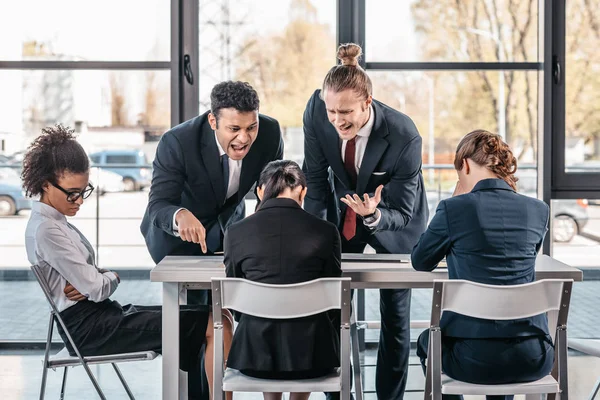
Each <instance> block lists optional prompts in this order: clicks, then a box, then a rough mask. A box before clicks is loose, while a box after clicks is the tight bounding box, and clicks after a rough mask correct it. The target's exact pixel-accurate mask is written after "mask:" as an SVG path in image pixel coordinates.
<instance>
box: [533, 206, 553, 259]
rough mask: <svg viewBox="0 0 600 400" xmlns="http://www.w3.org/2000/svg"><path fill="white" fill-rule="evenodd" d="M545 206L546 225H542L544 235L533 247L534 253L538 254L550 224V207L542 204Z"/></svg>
mask: <svg viewBox="0 0 600 400" xmlns="http://www.w3.org/2000/svg"><path fill="white" fill-rule="evenodd" d="M544 205H545V206H546V223H545V224H544V234H543V235H542V238H541V239H540V241H539V243H538V244H537V245H536V246H535V252H536V253H539V252H540V249H541V248H542V245H543V244H544V238H545V237H546V233H548V222H550V207H549V206H548V204H544Z"/></svg>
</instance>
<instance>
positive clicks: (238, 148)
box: [231, 144, 250, 155]
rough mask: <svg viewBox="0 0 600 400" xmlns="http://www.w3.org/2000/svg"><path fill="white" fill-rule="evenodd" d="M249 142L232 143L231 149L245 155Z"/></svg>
mask: <svg viewBox="0 0 600 400" xmlns="http://www.w3.org/2000/svg"><path fill="white" fill-rule="evenodd" d="M249 147H250V145H249V144H232V145H231V149H232V150H233V152H234V153H235V154H237V155H243V154H245V153H246V152H247V151H248V148H249Z"/></svg>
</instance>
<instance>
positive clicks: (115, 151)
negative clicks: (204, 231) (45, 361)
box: [0, 0, 171, 341]
mask: <svg viewBox="0 0 600 400" xmlns="http://www.w3.org/2000/svg"><path fill="white" fill-rule="evenodd" d="M32 10H35V12H32ZM170 11H171V1H169V0H150V1H145V0H144V1H138V0H135V1H127V2H121V1H114V0H109V1H105V2H102V3H89V4H88V3H84V2H80V1H71V0H64V1H59V2H54V1H53V2H48V1H43V0H34V1H29V2H14V3H6V2H3V3H1V4H0V15H2V17H3V18H2V21H3V23H2V24H1V26H0V35H1V37H2V41H0V63H1V66H0V87H1V88H2V90H0V108H1V109H2V114H1V117H0V254H1V255H2V256H1V257H0V277H1V278H0V293H2V296H0V341H3V340H7V339H8V340H16V341H26V340H43V339H45V336H46V329H47V312H48V308H47V306H46V305H45V300H44V298H43V294H42V292H41V290H40V289H39V287H37V283H36V282H35V281H31V280H23V278H25V277H26V274H24V273H26V271H27V270H28V268H29V262H28V260H27V256H26V253H25V246H24V232H25V227H26V224H27V220H28V217H29V209H30V207H31V201H30V200H29V199H25V198H24V193H23V191H22V188H21V181H20V177H19V173H20V170H21V163H22V160H23V156H24V152H25V149H26V148H27V146H28V145H29V143H31V141H32V140H33V139H34V138H35V137H36V136H37V135H39V134H40V132H41V129H42V128H43V127H46V126H52V125H54V124H58V123H61V124H63V125H65V126H69V127H71V128H73V129H74V130H75V132H76V133H77V137H78V140H79V142H80V143H81V144H82V146H83V147H84V149H85V150H86V152H87V153H88V155H89V156H90V159H91V161H92V163H93V165H95V166H94V167H93V168H92V171H91V176H90V180H91V182H92V184H93V185H94V186H95V187H96V192H95V193H94V195H93V196H92V197H90V198H89V199H88V200H86V202H85V204H84V206H83V207H82V208H81V211H80V212H79V213H78V215H77V216H76V217H74V218H72V219H71V220H70V222H72V223H73V224H74V225H75V226H77V227H78V228H79V229H81V231H82V232H83V233H84V234H85V236H86V237H87V238H88V239H89V240H90V242H91V243H92V244H94V247H95V248H96V250H97V255H98V264H99V266H101V267H103V268H109V269H117V270H119V271H123V270H124V269H134V268H139V267H142V268H144V269H148V268H149V267H150V266H152V260H151V258H150V256H149V255H148V252H147V250H146V246H145V244H144V241H143V238H142V235H141V234H140V230H139V225H140V222H141V218H142V215H143V212H144V209H145V207H146V203H147V198H148V193H147V188H148V186H149V183H150V179H151V169H150V168H149V167H150V165H149V163H151V161H152V159H153V158H154V153H155V149H156V144H157V140H158V139H159V138H160V135H161V134H162V133H163V132H164V131H165V130H167V129H168V128H169V126H170V125H171V67H170V60H171V36H170V35H171V13H170ZM121 276H122V277H123V278H124V282H123V285H122V286H121V287H120V288H119V290H118V291H117V293H115V295H116V298H117V299H120V301H122V302H123V303H129V302H145V303H155V304H156V303H157V302H159V301H160V296H159V294H160V287H159V286H158V285H153V286H150V285H149V284H147V285H146V282H143V283H142V285H141V286H143V287H139V286H140V285H138V284H139V283H140V282H141V281H139V280H131V279H129V274H128V273H121ZM144 285H145V286H144ZM24 304H26V307H24V306H23V305H24ZM25 308H26V309H27V311H28V312H24V309H25Z"/></svg>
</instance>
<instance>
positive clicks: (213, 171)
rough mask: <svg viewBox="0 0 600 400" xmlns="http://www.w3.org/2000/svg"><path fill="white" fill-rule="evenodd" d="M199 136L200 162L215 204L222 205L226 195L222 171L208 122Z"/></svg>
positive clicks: (213, 135)
mask: <svg viewBox="0 0 600 400" xmlns="http://www.w3.org/2000/svg"><path fill="white" fill-rule="evenodd" d="M201 135H202V138H201V141H200V143H201V147H202V148H201V149H200V153H201V154H202V162H203V163H204V168H206V172H208V179H209V180H210V184H211V186H212V188H213V192H214V195H215V198H216V199H217V204H222V203H223V201H224V200H225V195H226V193H225V187H224V184H223V182H224V180H223V170H222V168H221V161H220V156H219V148H218V147H217V142H216V140H215V132H214V131H213V130H212V128H211V127H210V124H209V123H208V121H206V122H205V123H204V125H203V127H202V132H201Z"/></svg>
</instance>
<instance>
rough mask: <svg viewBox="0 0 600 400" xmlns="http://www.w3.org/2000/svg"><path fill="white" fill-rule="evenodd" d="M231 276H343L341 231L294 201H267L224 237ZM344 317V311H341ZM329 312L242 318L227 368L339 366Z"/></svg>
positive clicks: (271, 279)
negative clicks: (306, 315) (299, 315)
mask: <svg viewBox="0 0 600 400" xmlns="http://www.w3.org/2000/svg"><path fill="white" fill-rule="evenodd" d="M224 249H225V258H224V263H225V268H226V270H227V276H229V277H237V278H245V279H248V280H251V281H256V282H263V283H269V284H291V283H299V282H305V281H310V280H313V279H318V278H323V277H338V276H341V274H342V270H341V248H340V236H339V233H338V231H337V228H336V227H335V226H334V225H333V224H331V223H329V222H326V221H323V220H321V219H319V218H316V217H314V216H312V215H310V214H308V213H307V212H305V211H304V210H302V208H301V207H300V206H299V205H298V203H296V202H295V201H294V200H291V199H284V198H281V199H280V198H275V199H269V200H266V201H264V202H263V203H262V204H261V205H260V207H259V209H258V210H257V212H256V213H255V214H253V215H251V216H249V217H248V218H246V219H244V220H243V221H240V222H238V223H236V224H233V225H231V226H230V227H229V229H228V230H227V232H226V234H225V242H224ZM338 316H339V312H338ZM333 318H334V316H333V315H328V313H323V314H318V315H315V316H310V317H305V318H297V319H290V320H269V319H263V318H256V317H251V316H248V315H242V316H241V317H240V318H239V325H238V326H237V328H236V330H235V335H234V338H233V343H232V345H231V351H230V353H229V358H228V360H227V366H229V367H232V368H235V369H238V370H244V369H250V370H254V371H263V372H283V371H308V370H314V369H329V368H335V367H339V365H340V361H339V326H337V327H335V326H334V325H333V324H332V322H331V319H333Z"/></svg>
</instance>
